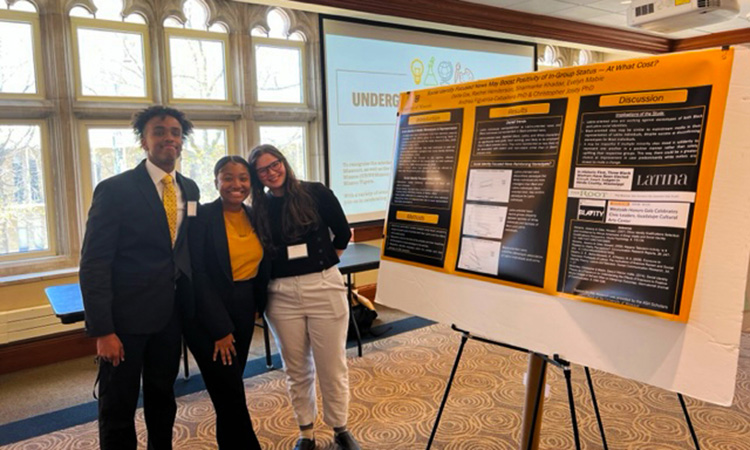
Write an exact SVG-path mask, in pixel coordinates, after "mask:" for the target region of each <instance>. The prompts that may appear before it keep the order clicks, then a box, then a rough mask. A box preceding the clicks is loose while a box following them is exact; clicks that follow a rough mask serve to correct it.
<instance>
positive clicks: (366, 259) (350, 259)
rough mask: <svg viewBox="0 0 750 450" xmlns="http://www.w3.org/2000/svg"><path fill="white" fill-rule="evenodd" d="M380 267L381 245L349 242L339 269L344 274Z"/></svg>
mask: <svg viewBox="0 0 750 450" xmlns="http://www.w3.org/2000/svg"><path fill="white" fill-rule="evenodd" d="M378 267H380V247H375V246H373V245H367V244H356V243H352V244H349V246H348V247H346V250H345V251H344V254H343V255H342V256H341V262H340V263H339V270H340V271H341V273H342V274H344V275H347V274H350V273H355V272H363V271H365V270H374V269H377V268H378Z"/></svg>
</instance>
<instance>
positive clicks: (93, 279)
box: [79, 160, 200, 337]
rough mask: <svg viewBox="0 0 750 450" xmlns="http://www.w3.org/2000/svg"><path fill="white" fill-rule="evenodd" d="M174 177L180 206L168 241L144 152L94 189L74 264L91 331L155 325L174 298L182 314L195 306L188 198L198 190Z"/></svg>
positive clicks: (131, 330)
mask: <svg viewBox="0 0 750 450" xmlns="http://www.w3.org/2000/svg"><path fill="white" fill-rule="evenodd" d="M177 183H178V185H179V186H180V189H181V190H182V199H183V201H184V202H185V205H186V211H185V216H184V219H183V221H182V223H181V225H180V230H179V232H178V234H177V242H175V246H174V248H173V247H172V239H171V237H170V235H169V224H168V223H167V215H166V213H165V211H164V205H163V203H162V201H161V199H160V198H159V193H158V191H157V190H156V186H154V182H153V181H152V180H151V177H150V176H149V174H148V171H147V170H146V164H145V160H144V161H142V162H141V163H140V164H139V165H138V166H136V167H135V168H134V169H131V170H128V171H126V172H123V173H121V174H119V175H116V176H113V177H111V178H108V179H106V180H104V181H102V182H101V183H99V185H98V186H97V187H96V190H94V199H93V201H92V203H91V209H90V210H89V217H88V222H87V223H86V234H85V236H84V239H83V246H82V249H81V263H80V270H79V278H80V283H81V293H82V294H83V305H84V311H85V316H86V331H87V333H88V334H89V335H90V336H94V337H96V336H104V335H107V334H110V333H126V334H150V333H155V332H157V331H159V330H161V329H162V328H163V327H164V326H165V325H166V324H167V322H168V321H169V319H170V317H171V316H172V312H173V310H174V308H175V302H178V303H179V306H178V307H179V308H180V310H181V311H182V313H183V314H184V315H186V316H190V315H192V314H193V312H194V300H193V291H192V288H191V278H192V268H191V264H190V252H189V250H188V230H189V228H190V222H191V221H192V220H193V219H194V218H193V217H189V216H188V214H187V213H188V211H187V204H188V203H187V202H189V201H194V202H196V204H197V202H198V200H199V199H200V192H199V190H198V186H197V185H196V184H195V182H194V181H193V180H191V179H189V178H186V177H184V176H182V175H180V174H179V173H178V174H177Z"/></svg>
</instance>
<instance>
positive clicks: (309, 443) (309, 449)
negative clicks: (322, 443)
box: [294, 438, 315, 450]
mask: <svg viewBox="0 0 750 450" xmlns="http://www.w3.org/2000/svg"><path fill="white" fill-rule="evenodd" d="M294 450H315V439H308V438H299V439H298V440H297V444H296V445H295V446H294Z"/></svg>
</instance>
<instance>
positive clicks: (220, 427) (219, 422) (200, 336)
mask: <svg viewBox="0 0 750 450" xmlns="http://www.w3.org/2000/svg"><path fill="white" fill-rule="evenodd" d="M224 305H225V306H226V308H227V312H228V313H229V316H230V317H231V319H232V322H233V324H234V332H233V333H232V335H233V336H234V341H235V342H234V348H235V350H236V351H237V357H236V359H234V360H233V361H232V364H231V365H227V366H225V365H224V364H223V363H222V362H221V358H220V357H217V358H216V361H214V360H213V353H214V339H213V338H211V336H210V335H209V334H208V331H206V328H205V327H204V326H203V325H202V324H201V322H200V317H197V316H196V318H195V320H193V321H192V322H190V324H189V326H185V329H184V334H185V340H186V341H187V344H188V347H189V348H190V352H191V353H192V354H193V356H194V357H195V361H196V362H197V363H198V367H199V368H200V370H201V375H202V376H203V382H204V383H205V384H206V390H208V394H209V396H210V397H211V401H212V402H213V404H214V409H215V410H216V441H217V443H218V445H219V449H221V450H230V449H242V450H247V449H260V443H259V442H258V438H257V436H256V435H255V431H254V430H253V424H252V422H251V420H250V413H249V412H248V410H247V402H246V401H245V384H244V382H243V379H242V374H243V373H244V371H245V364H246V363H247V355H248V351H249V350H250V342H251V340H252V338H253V330H254V328H255V311H256V309H257V308H256V305H255V299H254V298H253V280H248V281H241V282H237V283H235V284H234V290H233V292H232V298H231V299H229V302H226V301H225V302H224Z"/></svg>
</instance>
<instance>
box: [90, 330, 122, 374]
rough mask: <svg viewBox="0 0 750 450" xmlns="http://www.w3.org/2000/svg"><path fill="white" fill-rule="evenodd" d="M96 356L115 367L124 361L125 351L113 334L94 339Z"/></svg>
mask: <svg viewBox="0 0 750 450" xmlns="http://www.w3.org/2000/svg"><path fill="white" fill-rule="evenodd" d="M96 356H98V357H99V358H101V359H103V360H104V361H107V362H109V363H112V365H113V366H115V367H117V366H118V365H120V361H125V349H124V348H123V347H122V342H120V338H118V337H117V335H116V334H115V333H112V334H108V335H106V336H99V337H98V338H96Z"/></svg>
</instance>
